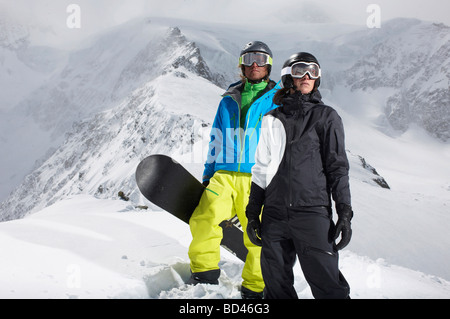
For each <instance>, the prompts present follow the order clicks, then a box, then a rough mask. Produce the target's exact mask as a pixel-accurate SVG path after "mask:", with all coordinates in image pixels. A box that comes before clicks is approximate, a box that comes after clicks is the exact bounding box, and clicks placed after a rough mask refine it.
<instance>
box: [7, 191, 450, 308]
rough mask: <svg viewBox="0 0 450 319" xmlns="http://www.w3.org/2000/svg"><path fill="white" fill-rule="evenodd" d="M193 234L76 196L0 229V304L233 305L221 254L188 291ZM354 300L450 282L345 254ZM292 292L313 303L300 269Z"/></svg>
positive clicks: (418, 294) (123, 206)
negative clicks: (209, 278)
mask: <svg viewBox="0 0 450 319" xmlns="http://www.w3.org/2000/svg"><path fill="white" fill-rule="evenodd" d="M190 240H191V234H190V231H189V227H188V225H186V224H184V223H183V222H181V221H179V220H178V219H176V218H175V217H173V216H171V215H169V214H168V213H166V212H163V211H159V210H157V209H155V210H152V209H149V210H144V209H139V208H136V207H133V206H132V205H130V203H129V202H124V201H120V200H103V199H96V198H94V197H91V196H86V195H79V196H74V197H71V198H69V199H67V200H64V201H61V202H58V203H56V204H54V205H52V206H50V207H48V208H46V209H44V210H42V211H40V212H38V213H36V214H33V215H29V216H28V217H26V218H24V219H21V220H14V221H9V222H4V223H1V224H0V242H1V243H2V244H1V245H0V256H1V257H2V271H1V272H0V298H3V299H10V298H11V299H13V298H14V299H15V298H39V299H40V298H43V299H47V298H55V299H68V298H82V299H91V298H100V299H106V298H121V299H122V298H132V299H137V298H144V299H146V298H151V299H158V298H159V299H172V298H178V299H180V298H181V299H185V298H186V299H187V298H188V299H191V298H192V299H198V298H205V299H215V298H218V299H223V298H225V299H239V298H240V293H239V289H240V284H241V278H240V274H241V271H242V267H243V263H242V262H241V261H240V260H239V259H237V258H236V257H235V256H233V255H232V254H230V253H229V252H228V251H226V250H222V261H221V263H220V267H221V269H222V273H221V277H220V285H218V286H211V285H197V286H189V285H186V284H185V281H186V280H187V279H188V278H189V275H190V270H189V258H188V256H187V250H188V246H189V243H190ZM340 267H341V271H342V272H343V273H344V275H345V276H346V278H347V280H348V281H349V283H350V286H351V289H352V293H351V296H352V298H370V299H371V298H377V299H378V298H400V299H403V298H408V299H409V298H413V299H416V298H427V299H428V298H433V299H434V298H449V297H450V282H448V281H445V280H443V279H441V278H438V277H436V276H430V275H427V274H424V273H421V272H418V271H413V270H410V269H407V268H405V267H400V266H396V265H392V264H389V263H387V262H386V261H385V260H383V259H377V260H373V259H370V258H368V257H365V256H361V255H358V254H356V253H354V252H352V251H350V250H344V251H342V253H341V259H340ZM295 288H296V290H297V291H298V294H299V297H300V298H308V299H309V298H312V295H311V292H310V289H309V287H308V285H307V284H306V282H305V280H304V278H303V275H302V273H301V270H300V268H299V266H298V263H297V264H296V266H295Z"/></svg>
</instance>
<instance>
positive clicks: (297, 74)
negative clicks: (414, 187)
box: [281, 62, 321, 80]
mask: <svg viewBox="0 0 450 319" xmlns="http://www.w3.org/2000/svg"><path fill="white" fill-rule="evenodd" d="M306 73H308V75H309V77H310V78H311V79H312V80H316V79H318V78H320V73H321V72H320V67H319V65H318V64H317V63H314V62H311V63H308V62H297V63H294V64H293V65H292V66H290V67H287V68H284V69H283V70H282V71H281V75H282V76H283V75H285V74H290V75H291V76H292V77H293V78H302V77H304V76H305V75H306Z"/></svg>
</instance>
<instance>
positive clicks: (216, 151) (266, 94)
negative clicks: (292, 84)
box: [203, 80, 280, 181]
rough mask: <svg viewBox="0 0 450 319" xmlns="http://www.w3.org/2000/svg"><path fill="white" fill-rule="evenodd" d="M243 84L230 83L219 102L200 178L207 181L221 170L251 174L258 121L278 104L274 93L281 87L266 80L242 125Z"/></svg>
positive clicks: (257, 134) (240, 82) (257, 137)
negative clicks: (275, 102)
mask: <svg viewBox="0 0 450 319" xmlns="http://www.w3.org/2000/svg"><path fill="white" fill-rule="evenodd" d="M244 85H245V83H243V82H242V81H239V82H237V83H235V84H232V85H231V86H230V87H229V88H228V90H227V92H225V94H224V95H223V98H222V100H221V101H220V104H219V107H218V109H217V113H216V117H215V118H214V122H213V125H212V128H211V133H210V142H209V148H208V155H207V159H206V163H205V170H204V172H203V181H207V180H209V179H210V178H211V177H212V176H213V175H214V173H215V172H217V171H220V170H224V171H232V172H243V173H251V169H252V167H253V165H254V164H255V152H256V146H257V145H258V141H259V134H260V129H261V121H262V118H263V116H264V115H265V114H266V113H267V112H269V111H271V110H273V109H274V108H276V107H278V105H276V104H274V103H273V96H274V95H275V92H276V91H277V90H278V89H279V88H280V86H279V84H276V83H275V82H274V81H272V80H270V81H269V83H268V85H267V87H266V88H265V89H264V90H263V91H262V93H261V96H260V97H259V98H257V99H256V101H254V102H253V104H252V105H251V107H250V108H249V110H248V111H247V115H246V117H245V122H244V123H243V127H241V126H240V118H241V94H242V90H243V89H244Z"/></svg>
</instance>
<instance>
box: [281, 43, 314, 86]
mask: <svg viewBox="0 0 450 319" xmlns="http://www.w3.org/2000/svg"><path fill="white" fill-rule="evenodd" d="M297 62H308V63H311V62H313V63H317V65H318V66H319V67H320V64H319V61H317V59H316V57H315V56H314V55H312V54H311V53H308V52H299V53H295V54H293V55H291V57H290V58H289V59H287V60H286V62H284V64H283V69H284V68H287V67H290V66H292V65H293V64H294V63H297ZM281 83H282V86H283V88H287V89H288V88H292V87H294V82H293V80H292V76H291V75H290V74H283V72H282V74H281ZM319 85H320V77H319V78H318V79H317V80H316V82H315V83H314V89H313V91H317V88H318V87H319Z"/></svg>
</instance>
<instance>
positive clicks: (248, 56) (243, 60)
mask: <svg viewBox="0 0 450 319" xmlns="http://www.w3.org/2000/svg"><path fill="white" fill-rule="evenodd" d="M253 63H256V64H257V65H258V66H265V65H267V64H269V65H272V58H271V57H270V55H268V54H266V53H262V52H248V53H245V54H243V55H242V56H241V57H240V58H239V65H242V64H243V65H245V66H252V65H253Z"/></svg>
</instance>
